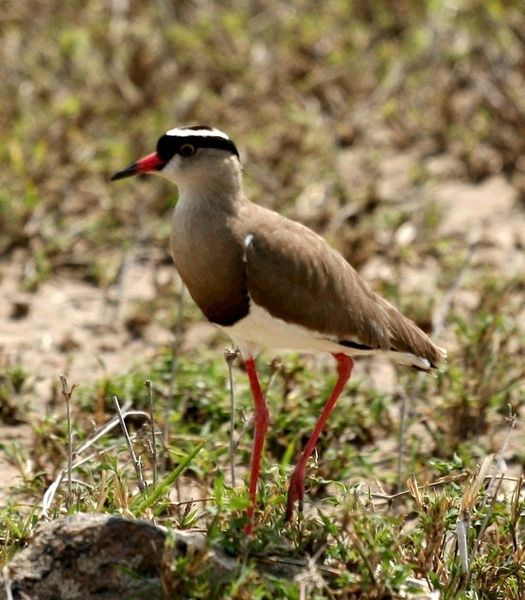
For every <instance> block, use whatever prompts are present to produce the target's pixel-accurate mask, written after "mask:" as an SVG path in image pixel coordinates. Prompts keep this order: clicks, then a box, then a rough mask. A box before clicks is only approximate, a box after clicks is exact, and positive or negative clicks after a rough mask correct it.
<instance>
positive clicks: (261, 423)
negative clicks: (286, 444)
mask: <svg viewBox="0 0 525 600" xmlns="http://www.w3.org/2000/svg"><path fill="white" fill-rule="evenodd" d="M244 364H245V366H246V372H247V373H248V378H249V379H250V387H251V388H252V396H253V402H254V406H255V410H254V415H253V424H254V428H255V436H254V441H253V450H252V464H251V467H250V506H249V508H248V514H247V516H248V523H247V524H246V528H245V532H246V533H247V534H251V533H252V531H253V514H254V512H255V498H256V495H257V481H258V479H259V471H260V469H261V455H262V451H263V446H264V438H265V437H266V432H267V431H268V421H269V413H268V408H267V406H266V402H265V400H264V395H263V393H262V390H261V386H260V385H259V379H258V377H257V371H256V370H255V361H254V359H253V358H252V357H250V358H247V359H246V361H245V363H244Z"/></svg>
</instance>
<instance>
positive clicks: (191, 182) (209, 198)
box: [177, 157, 247, 215]
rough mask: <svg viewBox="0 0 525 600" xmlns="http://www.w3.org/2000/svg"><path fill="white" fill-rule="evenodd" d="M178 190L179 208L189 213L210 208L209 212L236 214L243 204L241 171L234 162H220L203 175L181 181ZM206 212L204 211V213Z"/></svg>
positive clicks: (237, 163) (244, 201)
mask: <svg viewBox="0 0 525 600" xmlns="http://www.w3.org/2000/svg"><path fill="white" fill-rule="evenodd" d="M177 185H178V188H179V202H178V204H179V208H180V209H181V210H182V211H183V212H184V211H185V209H189V210H191V209H190V206H191V207H192V208H193V210H196V209H201V210H202V209H206V208H211V207H213V208H214V210H213V212H224V213H226V214H230V215H231V214H236V213H237V212H238V211H239V209H240V207H241V206H242V205H244V204H245V203H246V202H247V201H246V199H245V196H244V190H243V185H242V176H241V167H240V164H239V162H238V160H237V159H236V158H233V157H232V158H231V159H228V160H227V161H224V163H223V164H222V165H221V168H217V166H214V167H213V168H210V169H209V170H208V171H207V172H201V173H199V174H198V175H194V176H191V175H190V176H188V177H185V178H182V179H181V180H179V181H178V182H177ZM206 212H208V211H206Z"/></svg>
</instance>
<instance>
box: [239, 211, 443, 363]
mask: <svg viewBox="0 0 525 600" xmlns="http://www.w3.org/2000/svg"><path fill="white" fill-rule="evenodd" d="M253 208H254V207H253V205H252V207H251V210H250V212H249V217H247V218H245V219H241V223H242V227H241V230H242V231H241V234H242V236H243V242H244V243H245V246H246V247H245V261H246V270H247V279H246V281H247V286H248V291H249V294H250V296H251V297H252V298H253V300H254V301H255V302H256V303H257V304H259V305H260V306H262V307H264V308H265V309H266V310H267V311H268V312H269V313H270V314H271V315H272V316H274V317H277V318H281V319H284V320H286V321H289V322H292V323H296V324H298V325H302V326H304V327H307V328H309V329H312V330H314V331H316V332H319V333H322V334H326V335H327V336H330V337H335V338H336V339H337V340H338V341H340V342H344V341H349V342H350V343H349V344H348V345H351V344H352V343H354V344H358V345H362V346H364V347H367V348H371V349H378V350H383V351H389V350H398V351H400V352H410V353H412V354H415V355H416V356H422V357H424V358H427V359H428V360H429V361H430V362H431V363H432V364H436V363H438V362H439V361H440V360H441V353H440V351H439V350H438V349H437V348H436V346H434V344H433V343H432V342H431V341H430V339H429V338H428V337H427V336H426V335H425V334H424V333H423V332H422V331H421V330H420V329H419V328H418V327H417V326H416V325H415V324H414V323H413V322H412V321H410V320H409V319H407V318H406V317H404V316H403V315H401V313H399V311H397V310H396V309H395V308H394V307H393V306H392V305H391V304H389V303H388V302H387V301H386V300H384V299H382V298H380V297H379V296H378V295H377V294H375V293H374V292H373V291H372V290H371V288H370V287H369V285H368V284H367V283H366V282H365V281H364V280H363V279H362V278H361V277H360V276H359V275H358V273H357V272H356V271H355V270H354V268H353V267H352V266H351V265H350V264H349V263H348V262H346V261H345V259H344V258H343V257H342V256H341V255H340V254H339V253H338V252H336V251H335V250H334V249H333V248H331V247H330V246H329V245H328V244H327V243H326V242H325V241H324V240H323V238H321V237H320V236H318V235H317V234H315V233H314V232H313V231H311V230H310V229H308V228H306V227H304V226H303V225H300V224H298V223H296V222H293V221H290V220H288V219H285V218H284V217H282V216H281V215H278V214H277V213H274V212H272V211H268V210H266V209H263V208H261V207H259V206H257V208H256V210H254V209H253ZM247 236H248V237H247Z"/></svg>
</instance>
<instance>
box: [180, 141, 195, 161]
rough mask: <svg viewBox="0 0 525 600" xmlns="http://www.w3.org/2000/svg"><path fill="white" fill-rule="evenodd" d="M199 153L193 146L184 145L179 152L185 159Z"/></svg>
mask: <svg viewBox="0 0 525 600" xmlns="http://www.w3.org/2000/svg"><path fill="white" fill-rule="evenodd" d="M195 152H197V149H196V148H195V146H194V145H193V144H182V146H181V147H180V150H179V154H180V155H181V156H183V157H184V158H189V157H190V156H193V155H194V154H195Z"/></svg>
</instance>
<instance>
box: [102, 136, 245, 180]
mask: <svg viewBox="0 0 525 600" xmlns="http://www.w3.org/2000/svg"><path fill="white" fill-rule="evenodd" d="M238 166H239V153H238V151H237V148H236V147H235V144H234V143H233V142H232V141H231V140H230V138H229V137H228V136H227V135H226V134H225V133H223V132H222V131H220V130H219V129H214V128H212V127H207V126H204V125H198V126H193V127H180V128H177V129H171V130H170V131H167V132H166V133H165V134H164V135H163V136H161V137H160V138H159V140H158V142H157V147H156V149H155V152H152V153H151V154H148V155H147V156H144V157H143V158H141V159H139V160H137V161H136V162H134V163H133V164H131V165H130V166H129V167H126V168H125V169H123V170H122V171H119V172H118V173H115V175H113V177H112V178H111V181H115V180H116V179H123V178H124V177H131V176H132V175H138V174H140V173H151V174H157V175H162V176H164V177H167V178H168V179H171V180H172V181H174V182H175V183H176V184H177V185H179V186H180V185H184V184H186V183H188V184H193V185H195V183H197V182H199V181H202V180H203V179H207V178H209V177H211V176H220V174H221V172H225V173H224V174H226V173H227V172H228V171H230V172H231V171H232V170H234V169H238Z"/></svg>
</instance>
